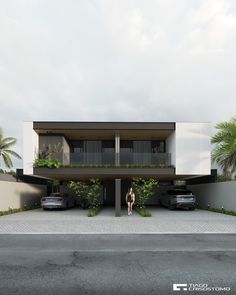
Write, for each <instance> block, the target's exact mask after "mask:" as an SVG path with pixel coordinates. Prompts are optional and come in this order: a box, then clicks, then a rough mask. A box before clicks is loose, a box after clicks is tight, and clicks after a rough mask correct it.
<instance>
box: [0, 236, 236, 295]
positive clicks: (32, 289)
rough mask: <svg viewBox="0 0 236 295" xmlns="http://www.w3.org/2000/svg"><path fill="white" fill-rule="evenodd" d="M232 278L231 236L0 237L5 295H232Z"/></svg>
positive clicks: (235, 260) (235, 239)
mask: <svg viewBox="0 0 236 295" xmlns="http://www.w3.org/2000/svg"><path fill="white" fill-rule="evenodd" d="M235 274H236V235H234V234H132V235H128V234H113V235H112V234H107V235H106V234H80V235H31V234H28V235H0V294H1V295H2V294H4V295H8V294H9V295H10V294H44V295H46V294H57V295H58V294H81V295H83V294H175V293H176V292H175V291H173V284H205V286H206V284H207V285H208V287H221V288H223V287H228V288H230V291H226V292H225V293H224V292H223V291H222V292H221V291H217V292H216V291H208V292H203V293H204V294H216V293H217V294H226V293H227V294H235V293H236V280H235ZM215 292H216V293H215ZM186 293H187V292H186V291H179V292H177V294H186ZM192 293H193V294H199V293H202V292H201V291H199V292H192Z"/></svg>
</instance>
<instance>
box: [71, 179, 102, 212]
mask: <svg viewBox="0 0 236 295" xmlns="http://www.w3.org/2000/svg"><path fill="white" fill-rule="evenodd" d="M68 187H69V188H70V189H73V190H74V191H75V193H76V195H77V196H78V197H82V198H84V199H86V200H87V202H88V204H89V207H90V208H97V207H100V206H101V204H100V201H99V198H100V197H101V194H102V185H101V182H100V181H99V179H95V178H90V179H89V182H83V181H77V182H75V181H70V182H69V184H68Z"/></svg>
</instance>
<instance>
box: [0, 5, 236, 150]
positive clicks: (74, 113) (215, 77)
mask: <svg viewBox="0 0 236 295" xmlns="http://www.w3.org/2000/svg"><path fill="white" fill-rule="evenodd" d="M0 40H1V46H0V126H1V127H2V128H3V129H4V131H5V134H6V135H11V136H15V137H17V138H19V144H18V145H17V151H18V152H20V153H21V142H22V138H21V123H22V121H24V120H78V121H79V120H94V121H95V120H103V121H105V120H127V121H129V120H135V121H136V120H137V121H142V120H144V121H149V120H150V121H165V120H166V121H175V120H179V121H185V120H191V121H201V120H203V121H213V122H218V121H222V120H227V119H229V118H230V117H231V116H233V115H235V109H236V103H235V101H236V100H235V96H236V89H235V77H236V41H235V40H236V6H235V3H234V1H233V0H179V1H175V0H165V1H158V0H150V1H148V2H145V1H141V0H140V1H131V0H123V1H109V0H103V1H100V0H94V1H75V0H69V1H66V2H65V1H60V0H58V1H46V0H44V1H43V0H40V1H36V0H35V1H27V0H24V1H17V0H15V1H7V0H5V1H1V4H0Z"/></svg>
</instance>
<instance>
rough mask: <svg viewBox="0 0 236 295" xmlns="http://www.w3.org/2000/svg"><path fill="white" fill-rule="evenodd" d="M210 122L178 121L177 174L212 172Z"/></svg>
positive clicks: (204, 173)
mask: <svg viewBox="0 0 236 295" xmlns="http://www.w3.org/2000/svg"><path fill="white" fill-rule="evenodd" d="M210 128H211V125H210V123H176V131H175V133H176V174H177V175H178V174H179V175H180V174H189V175H207V174H210V172H211V153H210Z"/></svg>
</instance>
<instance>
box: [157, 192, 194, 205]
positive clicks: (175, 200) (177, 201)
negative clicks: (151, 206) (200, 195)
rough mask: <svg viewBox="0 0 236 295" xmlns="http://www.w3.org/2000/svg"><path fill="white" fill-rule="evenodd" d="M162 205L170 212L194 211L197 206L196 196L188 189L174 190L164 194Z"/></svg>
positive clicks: (161, 200)
mask: <svg viewBox="0 0 236 295" xmlns="http://www.w3.org/2000/svg"><path fill="white" fill-rule="evenodd" d="M160 204H161V205H162V206H164V207H168V208H169V209H170V210H173V209H176V208H184V209H189V210H194V209H195V206H196V196H195V195H194V194H193V193H192V192H191V191H190V190H187V189H173V190H169V191H167V192H166V193H164V194H162V196H161V198H160Z"/></svg>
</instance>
